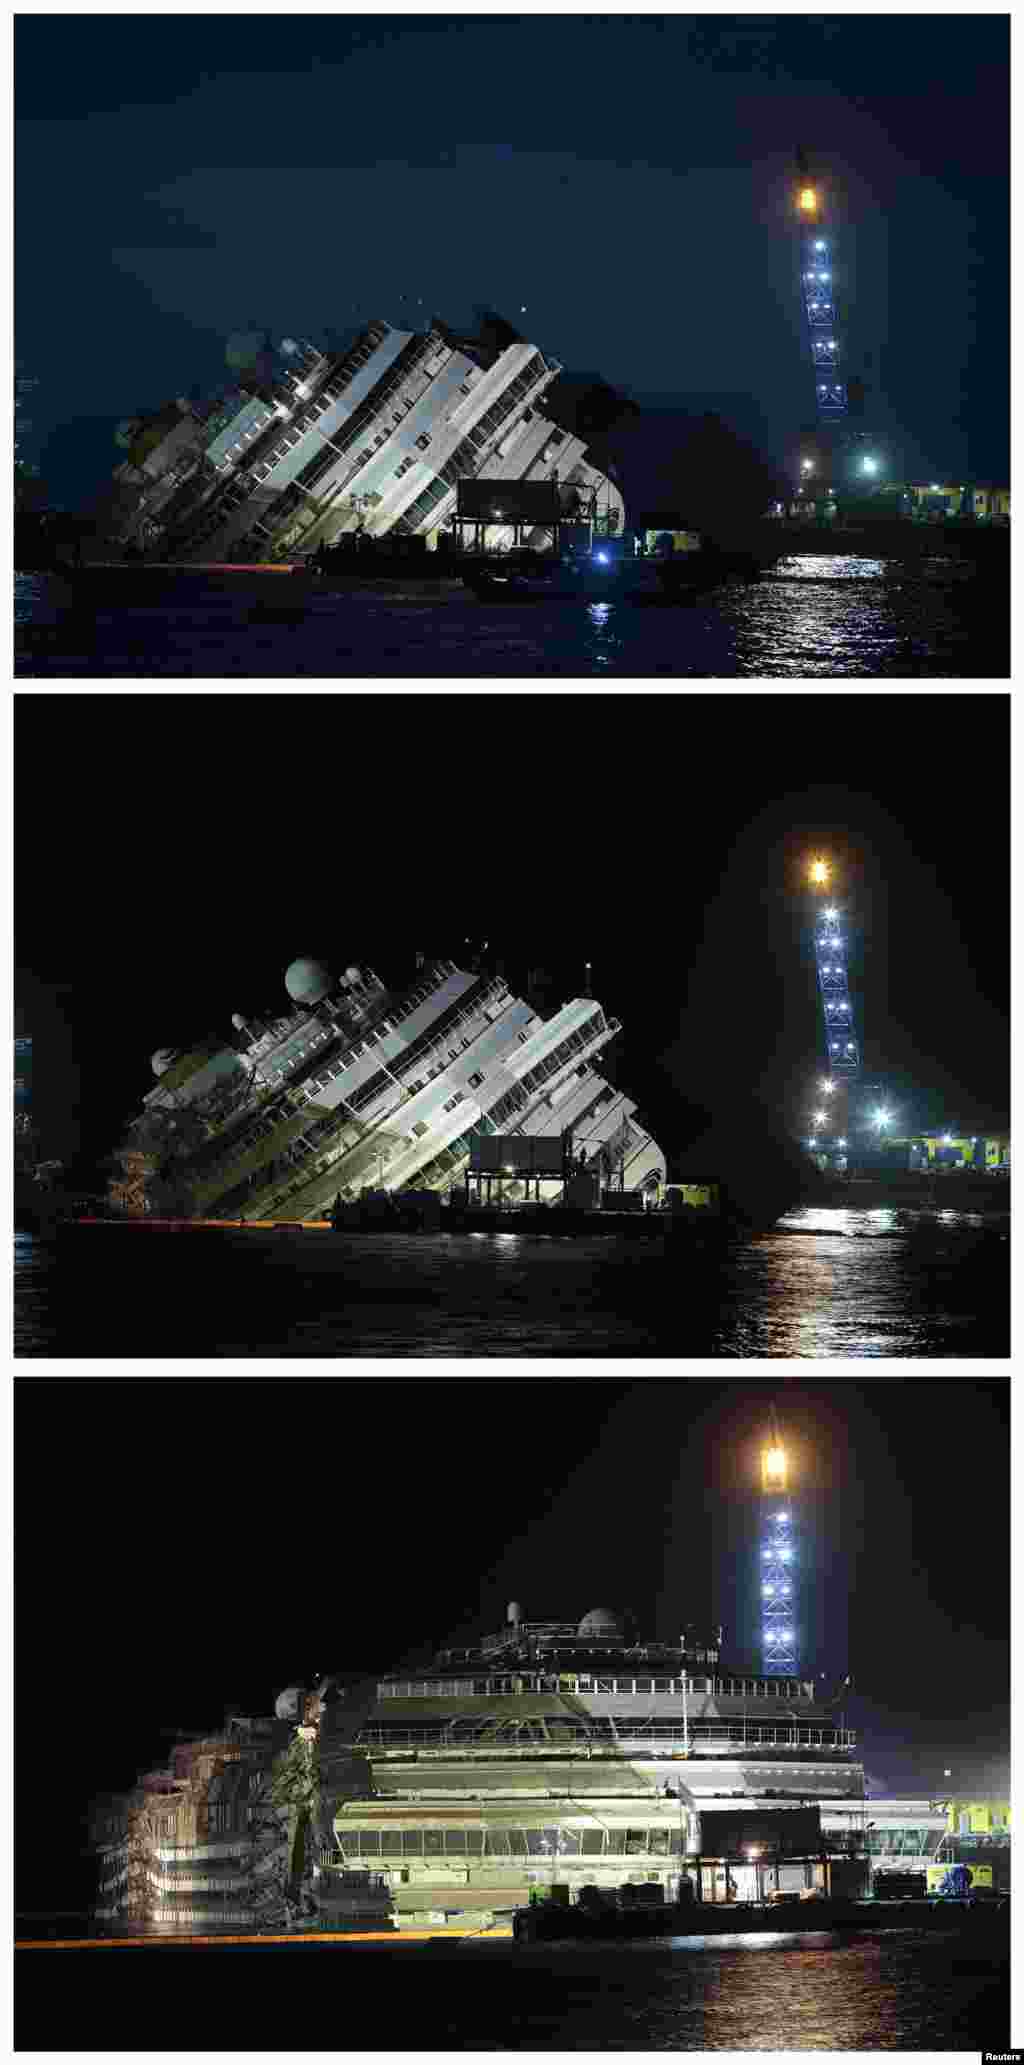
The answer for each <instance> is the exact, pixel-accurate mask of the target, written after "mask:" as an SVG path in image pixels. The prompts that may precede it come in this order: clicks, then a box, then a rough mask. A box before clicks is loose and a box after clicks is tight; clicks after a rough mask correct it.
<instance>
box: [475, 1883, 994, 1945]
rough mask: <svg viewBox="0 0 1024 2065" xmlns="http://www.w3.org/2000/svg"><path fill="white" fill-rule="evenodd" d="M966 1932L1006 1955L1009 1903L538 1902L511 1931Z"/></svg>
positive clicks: (541, 1935) (567, 1936)
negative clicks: (590, 1905) (587, 1905)
mask: <svg viewBox="0 0 1024 2065" xmlns="http://www.w3.org/2000/svg"><path fill="white" fill-rule="evenodd" d="M950 1927H956V1928H963V1929H969V1930H970V1931H971V1933H972V1935H973V1934H975V1933H977V1935H978V1938H979V1940H984V1943H985V1945H986V1947H991V1948H992V1949H994V1950H995V1951H996V1953H997V1954H998V1955H1001V1956H1006V1957H1008V1956H1009V1950H1010V1902H1009V1899H1008V1898H1005V1897H1004V1898H994V1899H990V1900H985V1901H980V1900H970V1899H967V1900H951V1899H947V1898H942V1899H937V1900H826V1899H814V1900H800V1899H792V1900H780V1901H777V1902H773V1903H772V1904H771V1905H770V1906H759V1907H754V1906H744V1905H742V1904H741V1903H739V1902H737V1903H735V1904H734V1905H729V1906H726V1905H725V1904H722V1905H718V1904H711V1903H709V1902H707V1901H699V1900H689V1901H684V1902H682V1903H679V1902H673V1903H671V1904H668V1903H666V1904H661V1903H659V1904H654V1903H651V1904H650V1905H646V1904H645V1905H643V1906H639V1905H638V1906H636V1907H617V1906H614V1905H612V1904H611V1903H610V1902H609V1903H608V1904H607V1905H606V1906H603V1907H601V1908H595V1909H593V1910H591V1909H588V1908H585V1907H580V1906H575V1905H574V1906H569V1905H568V1904H566V1905H562V1904H561V1903H558V1902H555V1901H550V1900H549V1901H544V1902H542V1903H538V1905H537V1906H535V1907H521V1908H517V1910H516V1912H515V1915H514V1917H513V1922H512V1934H513V1937H514V1939H515V1941H516V1942H517V1943H550V1942H557V1941H564V1940H573V1941H579V1942H588V1941H589V1942H601V1941H609V1940H615V1941H619V1940H622V1939H628V1938H631V1937H651V1936H660V1937H666V1936H667V1937H671V1938H673V1939H678V1938H679V1937H685V1938H686V1939H687V1940H691V1939H692V1940H696V1941H700V1940H701V1939H712V1938H716V1937H721V1936H730V1937H732V1936H768V1935H771V1936H776V1935H786V1936H789V1935H815V1936H817V1935H821V1934H824V1933H829V1934H830V1933H831V1932H832V1931H834V1930H843V1931H851V1932H852V1931H856V1932H861V1933H863V1932H864V1931H870V1932H871V1934H872V1935H874V1934H875V1932H876V1931H877V1930H879V1929H928V1930H933V1929H934V1930H941V1929H948V1928H950Z"/></svg>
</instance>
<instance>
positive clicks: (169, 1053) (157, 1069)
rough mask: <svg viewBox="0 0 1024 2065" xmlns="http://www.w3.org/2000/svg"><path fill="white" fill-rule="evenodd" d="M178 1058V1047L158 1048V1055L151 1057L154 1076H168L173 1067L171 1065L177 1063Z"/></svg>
mask: <svg viewBox="0 0 1024 2065" xmlns="http://www.w3.org/2000/svg"><path fill="white" fill-rule="evenodd" d="M177 1058H178V1049H177V1047H158V1048H157V1050H156V1053H155V1054H154V1055H153V1056H152V1057H151V1061H150V1066H151V1068H152V1070H153V1074H154V1075H155V1076H162V1075H166V1074H167V1070H168V1069H169V1068H170V1066H171V1063H172V1062H174V1061H176V1060H177Z"/></svg>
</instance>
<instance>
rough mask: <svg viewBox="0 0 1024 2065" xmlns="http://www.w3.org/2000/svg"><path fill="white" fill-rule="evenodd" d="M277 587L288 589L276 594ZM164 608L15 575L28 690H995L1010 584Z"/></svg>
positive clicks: (852, 578)
mask: <svg viewBox="0 0 1024 2065" xmlns="http://www.w3.org/2000/svg"><path fill="white" fill-rule="evenodd" d="M283 585H284V577H282V587H283ZM188 590H189V592H188V594H187V595H186V594H185V591H184V590H183V589H179V591H178V595H177V596H172V597H169V599H168V601H167V602H166V604H165V605H164V606H163V607H155V606H153V607H149V606H146V607H139V608H137V609H130V608H123V607H117V608H114V607H113V606H112V605H111V606H107V605H104V606H103V607H101V608H100V609H99V610H96V609H89V610H84V611H83V610H79V611H78V612H77V613H76V612H75V611H74V610H73V609H72V608H71V607H70V589H69V586H68V584H67V583H66V582H65V581H63V580H61V579H60V578H59V577H58V576H56V575H50V574H19V575H18V576H17V577H16V580H15V610H14V615H15V648H16V656H15V673H16V674H17V675H22V676H27V677H37V676H58V677H62V678H74V677H75V676H85V677H89V678H92V677H96V676H102V677H104V678H107V679H110V678H117V677H130V678H139V677H149V676H158V675H159V676H170V677H172V678H178V679H181V678H185V679H188V678H192V677H199V678H203V679H206V678H210V677H215V678H218V679H222V678H230V677H231V676H240V677H242V678H251V677H254V676H273V677H275V678H278V679H280V678H299V677H315V678H318V679H339V678H344V677H348V676H352V675H358V676H370V677H371V678H372V677H378V678H386V677H390V676H405V677H412V678H416V677H429V676H435V677H436V676H444V677H446V678H447V677H449V676H452V675H455V676H468V675H472V676H481V675H482V676H485V677H488V678H491V677H494V676H500V675H505V676H519V675H529V676H530V677H531V678H532V677H537V676H541V677H543V676H559V675H564V676H580V675H584V676H598V677H602V676H607V677H609V678H610V679H611V678H614V677H616V676H621V675H630V676H634V677H635V676H658V675H662V676H676V677H679V678H694V677H696V678H698V679H704V680H707V679H722V680H726V679H730V678H732V677H734V676H737V677H753V678H770V679H776V678H777V679H785V678H787V677H788V678H802V677H814V676H824V677H830V676H837V675H838V676H856V675H868V676H873V677H878V676H893V677H896V678H901V679H914V678H917V677H938V678H940V679H964V678H975V679H977V678H983V677H984V678H993V677H995V678H999V679H1003V678H1005V677H1006V676H1007V675H1008V673H1009V595H1008V584H1007V583H1006V581H1005V580H1003V579H1001V578H1000V577H999V576H998V575H992V574H990V573H985V574H981V573H979V572H978V571H976V570H975V569H974V568H973V567H972V566H971V565H970V564H969V563H967V562H965V561H960V560H956V559H942V558H935V559H929V560H924V561H918V562H916V563H915V564H910V565H908V564H906V563H904V562H902V561H897V560H883V559H863V558H856V557H854V556H852V555H846V556H843V557H840V556H837V557H836V558H834V559H824V558H820V559H819V558H815V557H811V556H808V557H800V558H792V559H788V560H784V561H782V562H781V563H780V566H779V568H778V569H777V570H776V572H775V573H774V574H773V575H772V576H771V577H770V578H767V579H763V580H759V581H752V582H736V583H730V584H729V585H728V586H726V587H724V588H722V589H720V590H718V591H717V592H716V593H715V594H714V596H711V597H707V596H705V597H703V598H701V600H700V601H698V602H689V603H687V602H684V603H676V602H673V603H669V604H665V603H662V602H661V601H660V600H655V601H652V602H645V603H628V602H617V601H611V602H607V603H604V602H596V603H590V604H586V603H547V604H545V603H528V604H525V605H524V604H520V605H518V606H514V605H512V606H510V605H507V604H498V603H490V602H487V603H482V602H478V601H476V600H475V598H472V597H468V598H465V599H463V598H462V596H461V595H459V596H457V597H444V598H432V599H428V600H424V599H423V598H422V597H419V596H413V595H406V596H405V597H404V598H403V595H402V592H401V591H398V592H397V593H393V594H392V595H390V596H389V597H388V598H387V599H386V600H385V599H384V598H383V597H381V596H380V595H379V594H378V595H372V594H371V595H367V596H364V597H354V596H351V595H349V596H332V595H330V594H325V595H320V594H313V595H312V596H309V597H307V598H305V599H304V601H303V604H302V607H301V609H300V611H299V612H298V613H297V621H295V622H294V623H287V624H274V623H269V622H267V621H266V619H265V618H263V617H261V615H260V614H259V610H258V609H257V611H256V612H255V613H254V612H253V607H252V603H253V597H252V595H251V594H250V595H249V596H247V595H246V593H245V590H244V588H241V587H240V588H239V589H238V590H237V591H236V590H232V591H231V593H230V594H225V593H224V592H223V591H222V590H220V589H217V588H214V587H212V586H210V585H209V584H204V583H203V582H202V581H200V580H196V581H192V580H191V579H190V580H189V583H188Z"/></svg>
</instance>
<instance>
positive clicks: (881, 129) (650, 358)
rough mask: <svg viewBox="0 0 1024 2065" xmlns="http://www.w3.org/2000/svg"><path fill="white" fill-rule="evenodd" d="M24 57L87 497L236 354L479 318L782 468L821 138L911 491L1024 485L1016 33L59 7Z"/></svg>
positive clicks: (67, 400)
mask: <svg viewBox="0 0 1024 2065" xmlns="http://www.w3.org/2000/svg"><path fill="white" fill-rule="evenodd" d="M55 36H56V37H57V38H58V39H59V48H60V54H61V62H60V63H59V64H55V63H54V56H53V53H54V39H55ZM15 43H16V60H17V62H16V106H17V117H18V124H17V145H16V149H17V158H16V168H17V242H16V258H17V267H16V270H17V297H18V298H17V309H18V333H17V349H18V355H19V358H20V359H21V360H22V361H23V363H24V366H25V369H26V371H28V372H30V373H31V374H32V375H34V376H35V377H36V378H37V379H38V381H39V382H40V386H39V389H38V391H37V393H36V394H35V396H34V397H33V409H32V411H31V413H32V415H33V418H34V421H35V425H36V429H35V433H34V439H35V448H36V452H37V455H38V456H39V457H40V458H41V460H42V464H43V468H44V472H45V474H46V475H47V477H48V479H49V481H50V483H51V487H52V490H53V492H54V493H55V494H56V495H58V496H63V497H64V498H65V499H67V500H70V501H73V500H74V499H75V498H76V497H79V496H85V495H87V494H89V493H91V492H92V491H93V489H94V488H95V487H96V486H97V485H98V483H99V482H101V481H105V480H106V479H107V478H109V474H110V472H111V471H112V468H113V465H114V463H115V460H116V457H117V454H116V451H115V450H114V448H113V445H112V431H113V427H114V423H115V422H116V420H117V419H119V418H121V417H123V416H125V415H129V414H131V413H133V412H135V411H137V410H138V409H139V408H140V407H141V406H149V405H156V404H159V403H161V402H163V401H165V400H166V399H167V398H168V397H169V396H170V395H174V394H181V393H187V392H188V390H189V389H190V387H191V386H192V385H193V383H199V384H200V385H201V387H202V388H203V389H204V391H208V390H211V389H214V388H216V387H217V386H218V385H221V384H223V380H224V345H225V342H226V339H227V337H228V335H229V334H230V333H231V332H232V331H235V330H238V329H239V328H246V327H248V326H249V325H250V324H251V323H252V322H253V321H257V322H259V323H260V324H266V325H268V326H269V327H270V328H271V329H272V330H273V331H274V332H275V333H276V334H277V335H278V336H280V335H281V334H289V333H303V332H305V333H307V334H310V335H319V334H320V333H321V331H322V330H323V328H324V327H325V326H331V327H334V328H336V329H338V330H342V331H344V330H346V329H348V328H349V327H350V326H352V325H354V324H356V323H360V322H362V321H364V320H367V319H369V317H370V316H372V315H383V316H385V317H387V318H388V319H390V320H392V321H394V322H396V323H398V324H400V325H401V324H408V325H409V326H411V327H419V326H421V325H423V324H424V322H425V321H426V319H427V318H428V317H429V315H430V314H431V312H432V311H434V310H437V311H439V312H440V313H442V314H445V315H446V316H447V317H448V319H449V320H450V321H453V322H463V321H468V320H469V319H470V317H471V314H472V308H473V305H474V304H475V303H477V302H491V303H493V304H495V305H496V306H498V307H499V308H501V309H503V310H504V311H505V312H506V313H507V314H508V315H509V316H510V317H511V319H512V320H513V321H515V322H517V323H521V324H522V326H523V328H524V330H525V331H526V333H527V334H528V335H530V336H531V337H534V338H535V339H536V341H537V342H538V343H539V344H540V345H541V346H542V347H543V349H544V350H545V351H548V352H550V353H552V354H553V355H554V356H556V357H557V358H559V359H560V360H561V361H562V362H563V363H564V364H565V365H566V366H567V367H568V368H570V369H594V370H597V371H599V372H600V373H601V374H602V375H603V377H604V378H605V379H607V380H609V381H611V382H612V383H614V384H616V385H618V386H620V387H622V388H624V389H626V390H627V391H628V392H630V393H631V394H633V395H634V396H636V397H637V398H638V399H640V400H641V401H642V400H643V399H644V398H645V397H647V398H660V399H661V400H662V401H665V400H671V401H672V402H674V403H677V404H680V405H682V406H684V407H689V408H694V407H696V408H701V407H706V406H711V407H715V408H717V409H718V410H719V412H720V413H722V414H723V415H725V417H726V418H727V420H730V421H732V422H733V423H734V424H735V425H736V427H738V428H740V429H741V430H743V431H744V432H745V433H746V434H750V435H754V436H755V437H756V438H757V439H758V440H759V442H760V443H761V445H762V449H764V450H765V451H766V452H767V453H769V454H771V455H773V456H774V457H775V458H777V459H780V460H782V459H784V458H785V457H786V456H787V454H788V453H789V452H790V450H791V443H790V441H791V439H792V438H793V436H794V435H796V434H798V432H799V428H800V426H801V425H802V424H804V423H806V421H807V420H808V417H809V415H812V414H813V406H812V401H811V375H810V372H809V369H808V367H807V366H806V365H805V364H804V347H803V344H802V341H801V334H800V317H799V310H798V305H797V297H796V291H795V284H794V272H795V259H794V249H793V240H792V233H791V227H790V225H789V221H788V217H787V207H788V182H789V180H790V176H791V171H792V163H793V153H794V151H795V149H796V147H797V146H798V145H802V146H803V147H804V148H805V149H806V150H807V151H808V152H809V153H810V154H811V157H812V161H821V160H825V159H826V154H827V164H828V167H829V169H830V174H831V176H832V179H833V181H834V184H835V187H836V191H837V193H838V194H839V197H840V208H841V220H842V228H841V236H842V265H841V278H840V291H841V293H842V296H843V304H844V307H845V309H846V311H847V315H848V321H849V326H850V327H849V344H850V352H851V355H850V360H849V364H850V367H851V370H856V369H857V367H858V366H864V365H865V364H867V375H868V380H869V385H870V389H871V392H870V394H869V400H868V411H867V417H866V421H867V422H868V424H869V426H870V427H872V428H874V429H877V430H879V431H880V432H881V434H882V436H883V438H884V439H886V440H887V444H886V447H885V449H886V450H887V451H891V452H892V454H893V460H892V463H893V465H894V468H895V467H898V468H899V469H900V470H901V472H902V475H903V477H905V478H910V479H915V480H921V479H924V480H927V479H929V478H935V479H941V480H943V481H950V480H952V481H956V482H960V481H963V480H967V479H973V480H992V481H995V482H997V483H1001V482H1004V481H1005V480H1006V479H1008V477H1009V455H1008V384H1009V334H1008V333H1009V298H1008V295H1009V290H1008V236H1009V192H1008V153H1009V79H1008V53H1009V22H1008V17H1007V16H1005V15H999V14H984V13H982V14H972V15H963V16H957V15H926V16H922V15H920V14H914V15H907V16H899V15H897V16H892V15H888V14H879V15H874V16H872V15H857V14H848V15H845V16H841V17H828V16H825V17H822V16H818V17H813V18H807V17H800V16H794V17H790V18H782V19H780V18H773V17H771V16H768V17H764V16H737V17H732V16H728V15H722V16H698V17H693V16H683V15H679V16H669V17H664V16H659V15H653V16H647V17H639V18H637V17H629V16H619V17H601V16H596V17H595V16H584V15H574V16H571V17H567V16H559V15H542V14H538V15H536V16H533V17H529V16H528V17H525V18H520V17H518V16H517V17H514V18H509V17H503V16H493V17H490V18H484V19H481V18H479V17H474V16H472V15H453V14H447V15H436V16H425V17H417V18H410V17H407V16H401V15H392V16H384V15H377V16H370V17H363V16H334V17H332V16H330V15H327V16H302V15H295V14H289V15H287V16H275V15H272V14H265V15H245V14H236V15H231V16H216V15H214V16H212V17H211V16H209V15H187V14H186V15H172V16H167V15H150V16H147V17H145V18H142V17H138V16H136V17H133V16H131V15H124V14H117V15H111V16H102V15H91V14H83V15H76V16H67V15H66V16H52V15H45V14H40V15H35V16H32V15H28V16H26V15H22V16H20V17H18V18H17V20H16V23H15ZM524 304H525V310H526V312H525V314H521V313H520V311H521V309H522V308H523V305H524ZM869 359H870V363H869V364H868V363H867V361H868V360H869ZM29 449H31V448H29Z"/></svg>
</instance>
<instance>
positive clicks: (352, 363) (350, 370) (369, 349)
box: [196, 324, 387, 542]
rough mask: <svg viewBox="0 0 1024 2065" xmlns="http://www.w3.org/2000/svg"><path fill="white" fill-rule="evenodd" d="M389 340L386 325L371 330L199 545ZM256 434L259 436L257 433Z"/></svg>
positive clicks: (199, 535) (221, 505)
mask: <svg viewBox="0 0 1024 2065" xmlns="http://www.w3.org/2000/svg"><path fill="white" fill-rule="evenodd" d="M386 336H387V330H386V329H385V328H384V326H383V325H381V324H373V325H371V328H370V330H369V331H368V332H367V342H366V343H365V344H359V345H356V346H354V348H353V350H352V351H351V352H349V353H348V354H347V355H346V357H345V360H344V363H343V365H342V366H341V367H340V368H339V369H338V371H337V372H336V373H333V374H332V375H331V378H330V379H329V380H328V381H326V382H325V383H324V386H323V387H322V388H321V390H320V393H319V394H318V395H317V396H316V398H315V400H314V401H312V402H311V403H310V405H309V408H308V409H307V410H306V411H305V413H304V414H303V416H302V417H301V418H300V419H299V421H298V422H297V423H296V424H293V425H292V427H291V428H290V429H289V430H288V431H287V432H286V433H285V435H284V437H283V438H282V440H281V443H280V444H279V445H276V446H275V447H274V448H273V450H272V451H271V452H269V453H264V454H262V455H261V457H260V459H259V461H258V463H257V465H256V466H255V467H254V468H253V469H252V472H251V473H250V474H247V475H245V476H243V477H240V478H239V477H236V479H235V482H234V486H233V491H232V493H231V495H230V496H229V497H228V498H227V499H226V500H222V501H219V502H218V504H217V507H216V510H215V512H213V514H212V516H209V517H207V519H206V521H205V523H204V525H203V526H202V527H201V529H200V530H198V531H197V532H196V539H197V541H198V542H201V541H202V539H203V538H204V537H209V536H210V535H211V534H212V532H213V531H214V530H215V529H216V528H217V525H218V524H219V523H220V522H221V521H222V519H223V517H224V515H225V513H227V512H228V511H230V509H232V508H237V507H239V506H240V504H241V503H242V502H243V501H244V500H245V499H246V496H247V494H248V492H249V491H250V489H251V488H252V487H254V486H255V485H256V484H257V482H262V481H264V480H266V478H267V476H268V474H269V473H271V472H272V470H273V468H274V467H275V466H276V465H277V464H278V463H279V461H280V460H281V459H283V458H284V457H285V455H286V454H287V452H289V451H290V450H291V449H292V448H293V447H294V446H295V445H296V444H298V442H299V439H300V437H301V436H302V435H303V433H304V432H305V431H307V430H309V429H311V428H312V427H313V424H314V421H315V419H316V417H318V416H322V415H324V414H325V412H326V411H327V409H328V408H330V407H331V405H332V404H333V403H334V402H336V401H338V400H340V398H341V396H342V394H343V393H344V391H345V389H346V387H348V386H349V385H350V384H351V382H352V381H353V380H354V378H355V376H356V374H357V372H359V370H360V368H361V367H362V366H365V365H367V364H368V363H369V360H370V359H371V358H372V357H373V355H374V353H375V352H376V351H377V350H378V348H379V346H380V345H381V343H382V342H383V340H384V338H385V337H386ZM268 420H269V419H268ZM264 429H265V425H263V426H261V428H260V432H259V434H260V435H262V434H263V430H264ZM252 434H253V435H255V434H256V433H252ZM234 449H235V450H238V449H240V447H239V446H236V447H234Z"/></svg>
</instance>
